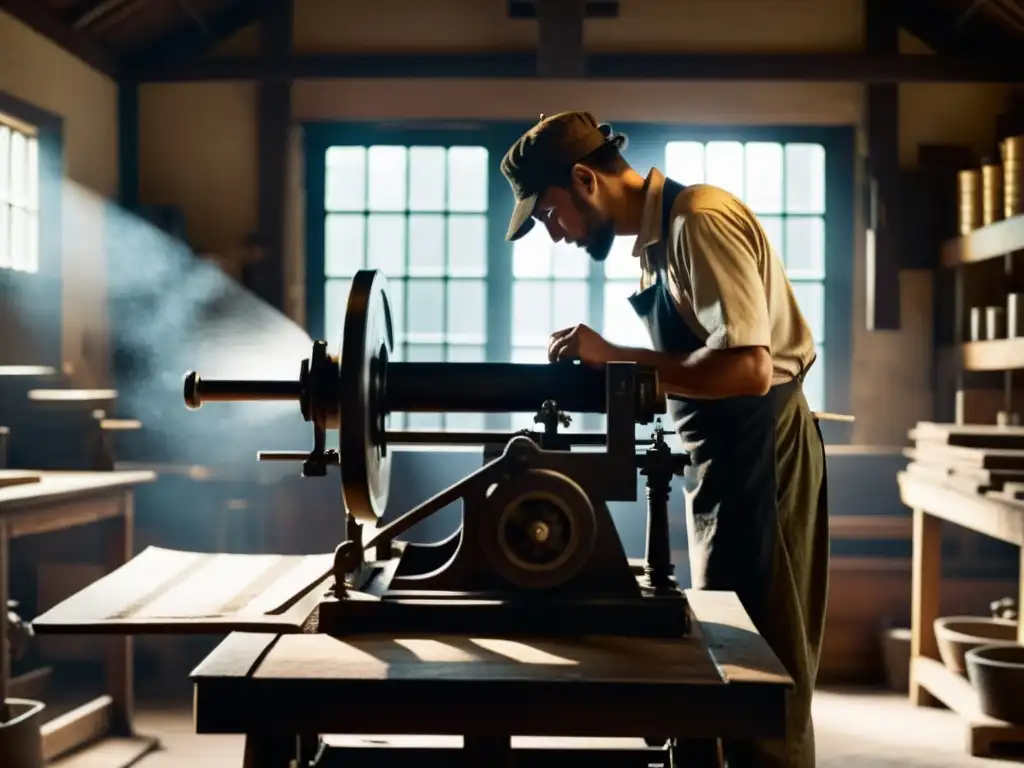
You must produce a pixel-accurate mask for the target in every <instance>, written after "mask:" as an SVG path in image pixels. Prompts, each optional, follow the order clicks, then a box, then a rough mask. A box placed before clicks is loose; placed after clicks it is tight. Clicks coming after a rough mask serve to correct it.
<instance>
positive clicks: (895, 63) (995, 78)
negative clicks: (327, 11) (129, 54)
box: [131, 50, 1024, 83]
mask: <svg viewBox="0 0 1024 768" xmlns="http://www.w3.org/2000/svg"><path fill="white" fill-rule="evenodd" d="M586 70H587V76H588V77H589V78H593V79H595V80H719V81H723V80H756V81H762V82H763V81H798V82H832V83H838V82H845V83H909V82H932V83H935V82H993V83H1018V82H1020V81H1021V80H1024V72H1022V67H1021V64H1020V63H1019V62H1016V63H1015V65H1007V64H1006V63H1005V62H1001V61H993V60H991V59H986V58H983V57H971V58H963V57H955V56H953V57H945V56H943V57H939V56H917V55H913V56H908V55H902V54H893V55H888V56H885V55H872V54H866V53H754V54H743V53H740V54H733V53H690V54H665V53H650V52H624V53H605V54H594V55H591V56H588V57H587V63H586ZM131 71H132V73H133V76H134V77H135V78H136V79H137V80H138V81H139V82H143V83H145V82H185V81H200V80H206V81H208V80H257V79H263V78H281V79H290V80H308V79H346V78H360V79H361V78H374V77H384V78H447V77H455V78H466V77H486V78H513V79H523V78H533V77H537V76H538V73H537V62H536V53H535V51H533V50H528V51H527V50H524V51H516V52H507V53H506V52H502V53H484V54H476V53H433V54H379V53H366V54H324V55H316V54H306V55H292V56H290V57H288V58H287V59H285V60H281V61H267V60H265V59H263V58H262V57H259V56H231V57H226V56H221V57H207V58H205V59H200V60H192V61H182V62H174V61H173V60H166V59H165V60H161V59H151V60H148V61H147V62H145V63H144V64H140V65H138V66H133V67H132V68H131Z"/></svg>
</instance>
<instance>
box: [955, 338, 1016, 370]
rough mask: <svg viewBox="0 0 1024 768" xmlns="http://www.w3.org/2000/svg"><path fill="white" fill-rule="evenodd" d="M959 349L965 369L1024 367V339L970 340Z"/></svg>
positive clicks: (1012, 368)
mask: <svg viewBox="0 0 1024 768" xmlns="http://www.w3.org/2000/svg"><path fill="white" fill-rule="evenodd" d="M958 349H959V353H960V364H961V365H962V366H963V368H964V370H965V371H1016V370H1019V369H1021V368H1024V339H995V340H994V341H969V342H967V343H965V344H961V345H960V347H959V348H958Z"/></svg>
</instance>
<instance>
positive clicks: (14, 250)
mask: <svg viewBox="0 0 1024 768" xmlns="http://www.w3.org/2000/svg"><path fill="white" fill-rule="evenodd" d="M25 216H26V211H25V209H24V208H18V207H17V206H15V207H13V208H11V266H13V267H14V268H15V269H24V268H25V256H26V254H27V251H28V222H27V221H26V220H25Z"/></svg>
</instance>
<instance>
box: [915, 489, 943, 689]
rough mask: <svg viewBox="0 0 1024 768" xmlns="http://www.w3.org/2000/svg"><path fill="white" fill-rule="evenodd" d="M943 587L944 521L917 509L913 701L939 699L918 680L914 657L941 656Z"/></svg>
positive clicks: (933, 657)
mask: <svg viewBox="0 0 1024 768" xmlns="http://www.w3.org/2000/svg"><path fill="white" fill-rule="evenodd" d="M941 586H942V521H941V520H940V519H939V518H937V517H933V516H932V515H929V514H927V513H925V511H924V510H923V509H915V510H914V557H913V564H912V571H911V588H910V701H911V703H912V704H915V705H917V706H919V707H920V706H925V705H931V706H934V705H935V704H936V703H937V701H936V699H935V698H934V697H933V696H932V695H931V694H930V693H928V691H926V690H925V689H924V688H922V687H921V685H920V684H919V683H918V682H917V675H916V674H915V672H914V659H917V658H921V657H924V658H927V659H938V658H939V646H938V643H937V642H936V641H935V619H937V618H938V617H939V592H940V589H941Z"/></svg>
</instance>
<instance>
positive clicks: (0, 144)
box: [0, 125, 11, 231]
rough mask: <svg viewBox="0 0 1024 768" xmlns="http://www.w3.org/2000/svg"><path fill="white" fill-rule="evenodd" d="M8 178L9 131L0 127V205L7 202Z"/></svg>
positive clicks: (9, 169)
mask: <svg viewBox="0 0 1024 768" xmlns="http://www.w3.org/2000/svg"><path fill="white" fill-rule="evenodd" d="M10 178H11V129H10V128H8V127H7V126H6V125H0V203H3V202H5V201H6V200H7V194H8V189H9V183H10ZM4 231H6V230H4Z"/></svg>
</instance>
